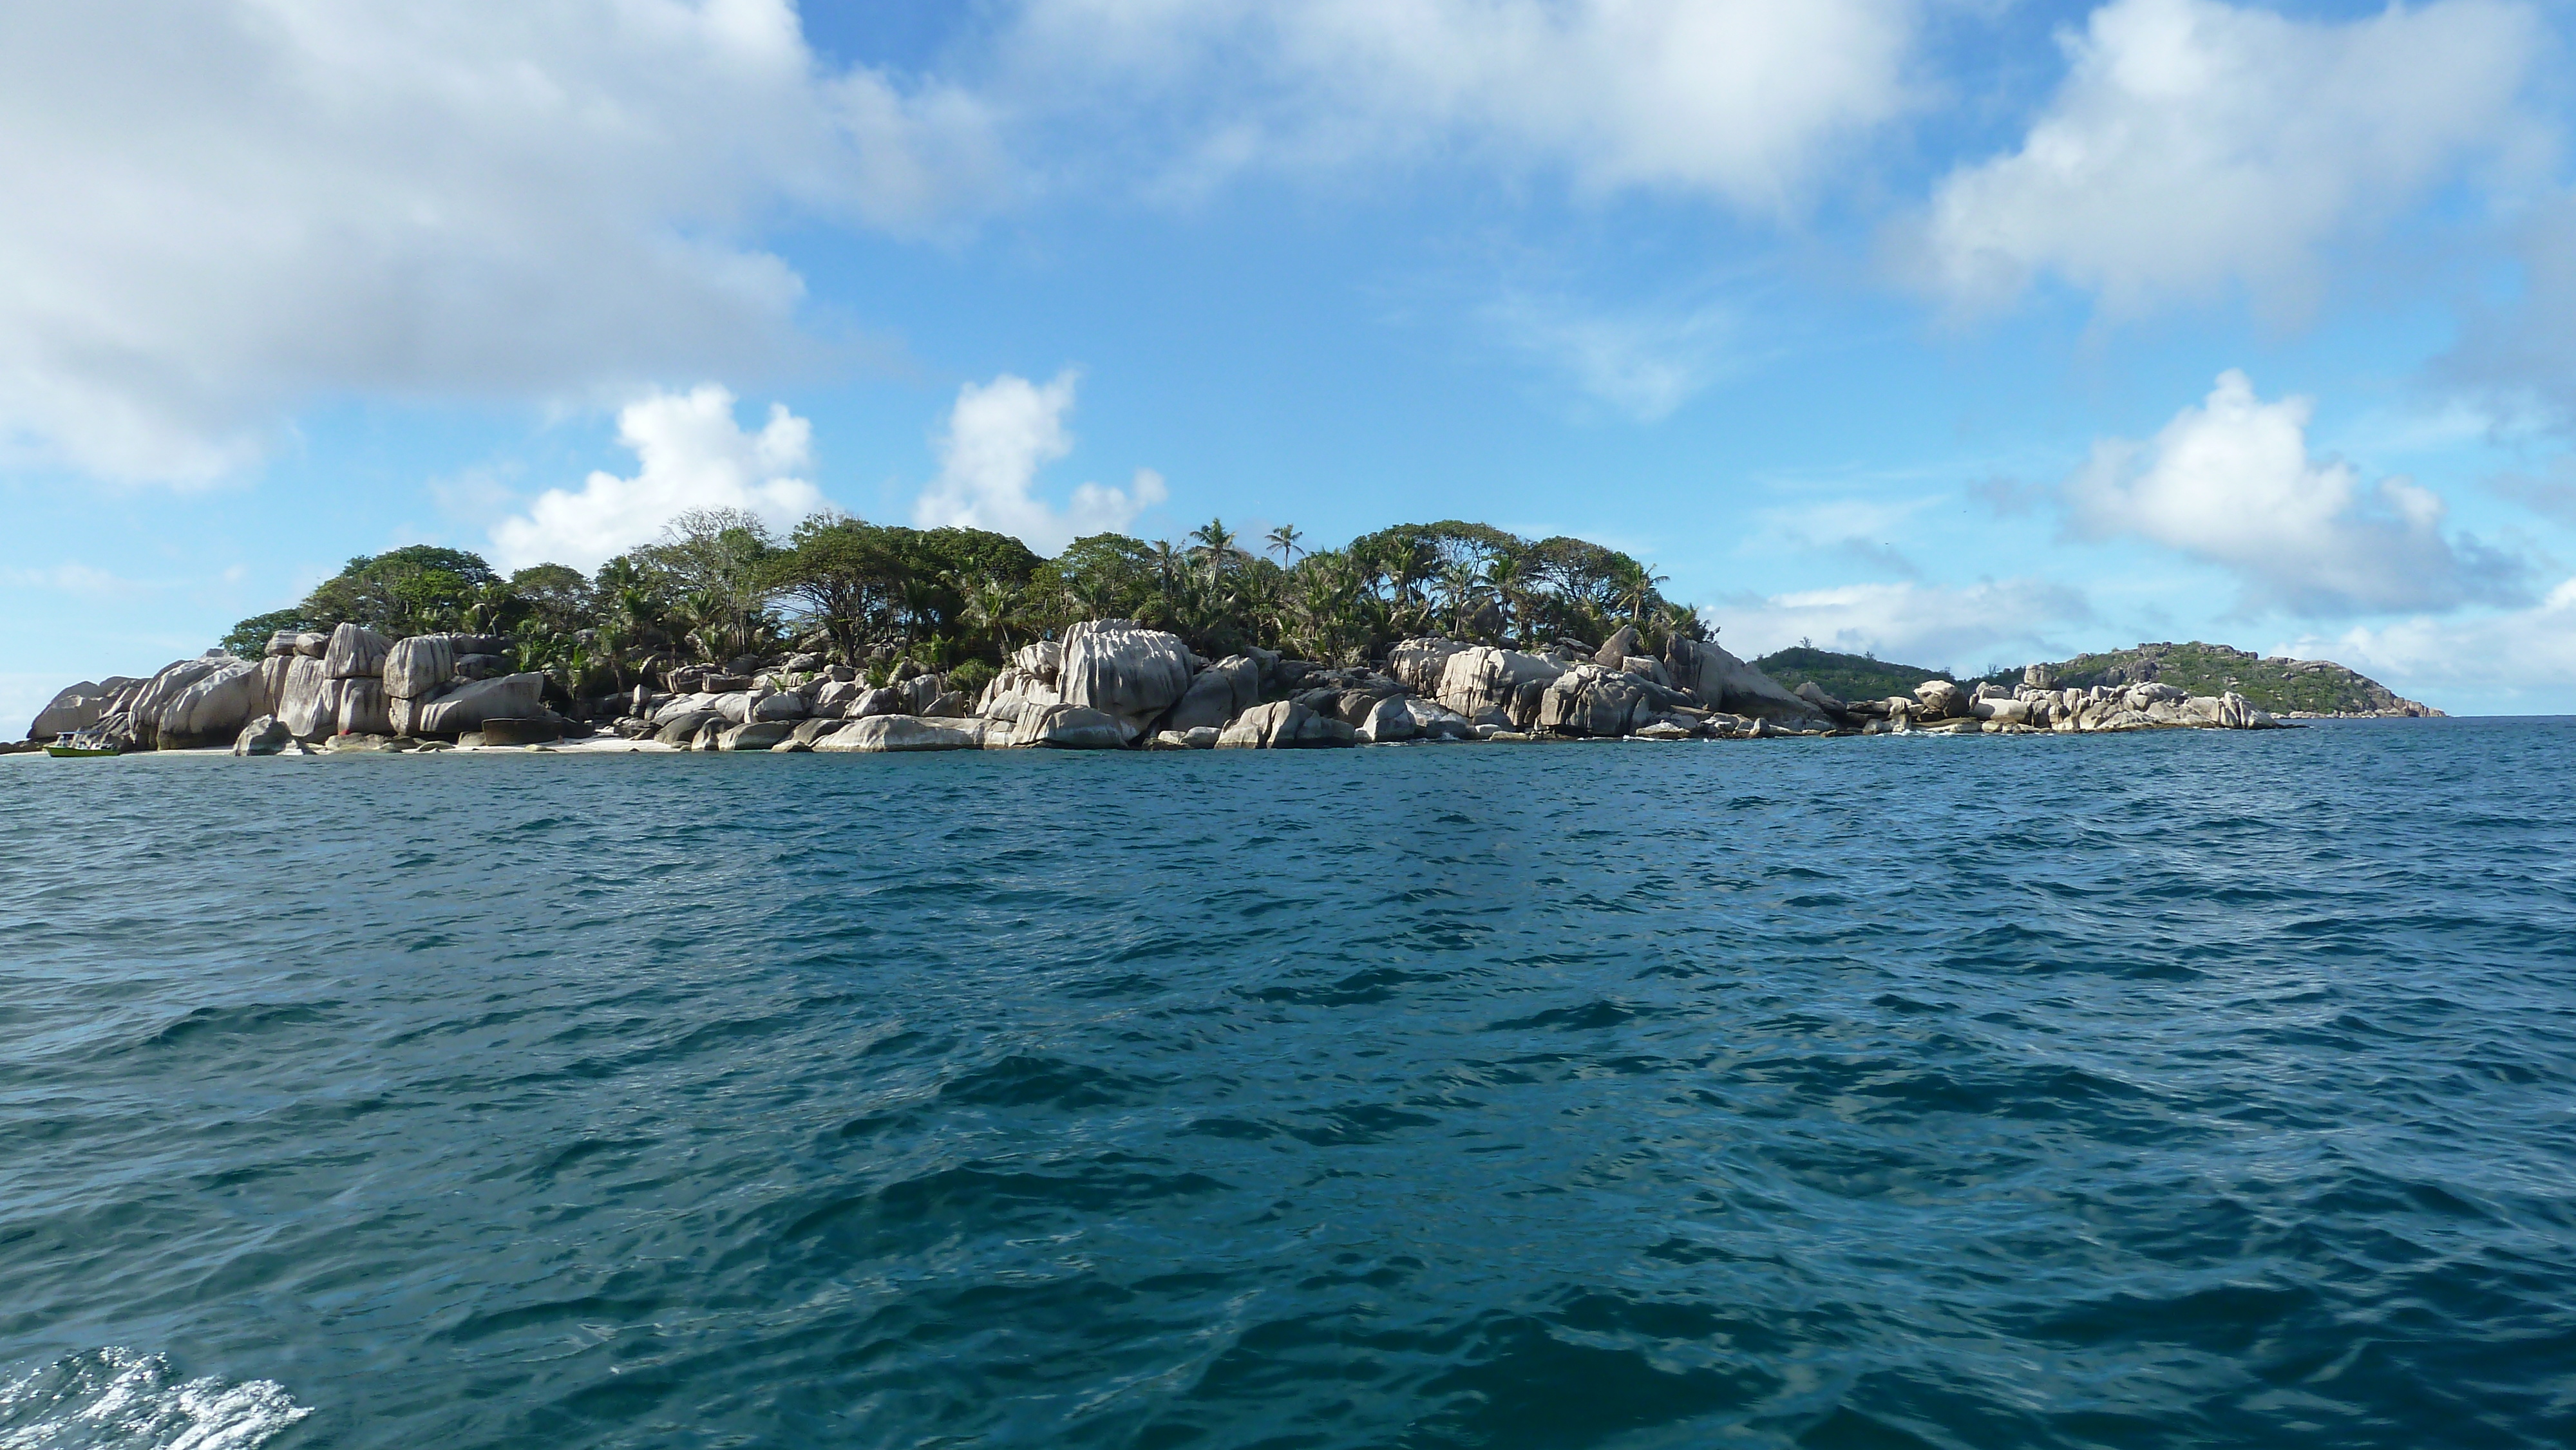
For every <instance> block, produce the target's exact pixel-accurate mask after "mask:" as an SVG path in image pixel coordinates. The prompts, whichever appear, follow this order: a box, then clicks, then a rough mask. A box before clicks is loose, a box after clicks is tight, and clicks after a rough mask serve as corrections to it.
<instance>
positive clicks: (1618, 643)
mask: <svg viewBox="0 0 2576 1450" xmlns="http://www.w3.org/2000/svg"><path fill="white" fill-rule="evenodd" d="M1636 652H1637V626H1635V625H1633V624H1623V625H1621V626H1619V632H1618V633H1617V634H1614V635H1612V636H1610V638H1609V640H1608V641H1607V642H1605V643H1604V644H1603V645H1602V646H1601V648H1599V649H1597V650H1594V651H1593V652H1592V662H1593V663H1594V664H1596V665H1599V666H1600V667H1601V668H1603V669H1605V670H1625V669H1626V668H1627V667H1628V656H1630V655H1632V654H1635V653H1636Z"/></svg>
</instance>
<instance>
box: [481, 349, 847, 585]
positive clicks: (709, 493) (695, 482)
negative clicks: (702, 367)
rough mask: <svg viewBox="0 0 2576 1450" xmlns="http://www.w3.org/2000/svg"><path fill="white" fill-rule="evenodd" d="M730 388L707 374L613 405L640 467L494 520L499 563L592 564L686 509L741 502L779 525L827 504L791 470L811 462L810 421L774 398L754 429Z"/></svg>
mask: <svg viewBox="0 0 2576 1450" xmlns="http://www.w3.org/2000/svg"><path fill="white" fill-rule="evenodd" d="M733 404H734V397H733V394H732V393H730V392H727V391H726V390H724V389H723V388H720V387H717V386H715V385H714V384H708V385H707V386H704V387H701V388H697V389H695V390H693V391H690V392H687V393H664V392H656V393H654V394H652V395H651V396H649V397H645V398H640V399H638V400H636V401H635V402H632V403H629V404H627V405H626V407H625V408H624V409H622V410H621V411H620V412H619V413H618V415H617V441H618V442H619V443H620V444H623V445H624V446H626V447H627V448H630V449H633V450H634V452H635V456H636V458H637V460H638V461H639V462H640V463H641V465H642V466H641V467H640V468H638V469H637V470H636V473H635V476H634V477H633V478H619V477H618V476H617V475H615V474H613V473H606V472H599V473H593V474H592V475H591V476H590V478H589V479H588V480H587V481H586V482H584V483H583V484H582V486H581V488H580V489H579V490H578V491H573V490H567V489H560V488H555V489H548V490H546V492H545V493H543V494H542V495H540V496H539V497H538V498H537V501H536V503H535V505H534V506H533V507H531V508H530V509H529V510H528V511H527V512H526V513H525V514H522V515H520V516H518V517H516V518H510V519H505V520H503V521H502V522H501V523H499V524H498V525H496V526H494V528H493V530H492V555H493V562H494V563H496V564H498V565H499V566H500V567H501V568H503V569H523V568H526V567H527V566H528V565H531V564H541V563H554V564H570V565H572V566H573V567H575V568H577V569H582V570H585V571H587V570H591V569H596V568H598V567H599V566H600V565H601V564H602V563H604V562H606V561H607V560H609V559H612V558H615V557H616V556H617V555H619V554H622V553H624V552H626V551H627V550H628V549H631V548H634V547H635V546H636V545H638V544H642V543H648V542H650V541H651V540H652V539H653V538H654V537H655V536H656V535H658V534H660V533H661V532H662V526H663V525H664V524H667V523H669V522H670V521H671V520H672V519H674V518H676V517H678V516H679V515H680V514H682V513H684V512H686V511H688V510H690V509H723V508H731V509H742V510H745V511H747V512H749V513H752V514H756V515H758V516H759V517H760V519H761V520H762V521H763V522H765V523H767V524H769V525H770V526H771V527H773V528H777V529H781V530H784V529H786V528H788V527H790V526H791V525H793V524H794V523H795V522H796V521H797V520H798V519H801V518H803V517H805V516H806V515H807V514H811V513H814V512H816V511H818V510H820V509H822V508H823V507H824V506H825V502H824V498H823V495H822V494H821V492H819V491H818V490H816V488H815V487H814V485H813V484H811V483H808V482H806V481H805V480H804V479H802V478H798V477H795V476H793V475H795V474H796V473H798V472H799V471H801V470H803V469H806V468H809V467H811V466H812V464H813V441H814V429H813V425H811V424H809V423H807V422H806V421H805V420H804V419H802V418H799V417H797V416H795V415H794V414H792V413H790V412H788V411H787V408H786V406H785V405H784V404H780V403H772V404H771V405H770V407H769V421H768V423H766V424H765V425H763V426H762V428H761V430H760V431H759V432H757V433H746V432H744V431H743V430H742V428H741V426H740V425H739V424H737V423H735V422H734V416H733Z"/></svg>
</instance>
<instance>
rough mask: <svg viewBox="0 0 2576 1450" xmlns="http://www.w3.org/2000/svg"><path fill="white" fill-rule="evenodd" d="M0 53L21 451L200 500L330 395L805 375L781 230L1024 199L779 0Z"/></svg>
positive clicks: (250, 28)
mask: <svg viewBox="0 0 2576 1450" xmlns="http://www.w3.org/2000/svg"><path fill="white" fill-rule="evenodd" d="M7 29H8V34H9V43H8V44H7V45H5V46H0V195H5V196H7V197H8V198H9V210H10V216H9V222H8V225H6V226H5V227H0V277H6V278H8V279H9V282H8V285H6V286H0V442H4V443H6V444H7V445H9V446H10V448H11V449H12V451H14V452H15V453H16V454H17V455H18V456H19V457H20V458H21V459H42V460H48V461H53V462H59V463H66V464H69V465H71V466H72V467H75V468H79V469H82V470H85V471H87V472H89V473H91V474H94V475H97V476H101V477H106V478H113V479H127V480H171V481H178V482H183V483H189V482H195V483H202V482H205V481H208V480H211V479H213V478H216V477H218V476H219V475H221V474H223V473H225V472H226V471H228V470H231V469H235V468H238V467H240V466H241V465H243V464H245V463H247V462H250V461H252V460H254V459H256V458H257V457H259V456H260V455H261V453H262V452H263V451H264V450H265V449H266V448H268V447H269V446H271V445H272V444H273V443H274V442H275V440H276V438H277V437H278V435H279V434H280V433H281V431H282V430H283V429H284V428H285V427H286V426H287V420H288V418H289V417H290V416H291V414H292V413H293V412H294V411H295V410H296V409H298V408H299V407H301V406H304V405H306V404H308V403H310V402H311V401H313V400H315V399H317V398H323V397H333V396H352V395H355V396H372V397H394V398H402V399H413V400H440V399H452V398H500V399H506V400H510V401H522V400H537V399H567V400H573V401H586V400H589V399H592V398H597V397H609V396H616V395H619V394H627V393H631V392H632V391H633V390H634V389H635V388H636V387H639V386H642V385H645V384H648V383H650V382H651V381H652V380H653V379H655V378H657V377H666V376H669V375H671V374H673V373H678V374H680V375H683V376H706V375H708V374H710V373H717V372H722V373H725V374H727V375H731V376H746V375H758V374H760V373H763V372H768V371H774V370H776V369H777V368H778V367H779V366H780V364H781V363H782V362H783V361H785V360H787V359H790V358H794V357H796V356H798V355H800V354H801V353H803V352H805V351H806V350H808V344H806V343H804V342H803V341H802V340H801V339H800V337H799V335H798V333H797V331H796V328H795V326H794V314H795V310H796V307H797V305H798V302H799V299H800V298H801V296H802V294H803V283H802V281H801V280H800V279H799V277H798V276H797V274H796V273H795V272H794V270H793V269H791V268H790V267H789V266H788V265H787V264H786V263H785V262H784V261H782V260H780V259H779V258H778V257H776V256H774V255H772V254H771V253H769V252H767V251H765V250H763V249H762V248H761V247H759V246H758V245H756V244H755V243H754V242H752V241H750V240H748V239H749V238H750V237H751V236H752V235H754V234H755V233H756V231H757V230H758V229H759V228H760V226H762V225H763V224H765V223H767V222H769V221H771V220H773V219H774V215H775V214H776V213H778V212H780V211H781V210H787V211H794V212H800V213H805V214H810V215H814V216H818V217H822V218H826V219H830V220H834V221H837V222H841V223H844V224H847V225H852V226H857V227H863V228H875V229H880V230H885V231H890V232H895V233H899V234H902V233H915V232H920V231H923V230H926V229H933V228H936V227H938V226H939V225H941V224H942V223H943V221H944V220H945V219H947V218H950V217H953V216H955V215H958V214H960V213H971V212H972V211H973V210H974V209H976V208H978V207H980V206H983V205H986V204H988V203H989V202H990V201H991V200H992V199H993V198H994V197H995V196H996V195H998V193H999V191H1000V189H1001V188H1002V187H1003V186H1004V185H1005V182H1004V180H1003V176H1002V168H1001V163H1000V161H999V159H998V158H999V152H998V149H997V147H998V143H997V142H996V141H995V139H994V137H993V133H992V118H991V116H990V113H989V110H988V108H987V106H986V105H985V103H983V102H982V101H979V100H977V99H976V98H974V97H972V96H970V95H968V94H966V93H964V92H962V91H959V90H956V89H954V88H949V87H942V86H936V85H930V86H906V85H903V84H899V83H898V82H897V81H896V80H895V79H894V78H892V77H890V76H888V75H885V74H883V73H880V72H877V71H873V70H868V69H865V68H859V69H853V70H849V71H845V72H839V73H832V72H828V71H826V70H824V69H822V68H820V67H819V66H818V64H817V62H816V60H815V58H814V56H813V54H812V53H811V51H809V49H808V48H807V47H806V44H805V42H804V39H803V37H802V35H801V33H800V31H799V27H798V22H797V17H796V13H795V11H794V9H793V8H792V7H791V5H790V4H789V3H788V0H706V3H697V4H692V3H683V0H452V3H441V4H436V5H418V4H408V3H400V0H329V3H313V0H134V3H123V4H115V5H37V6H25V7H17V8H15V9H13V11H12V12H11V15H10V19H9V21H8V26H7Z"/></svg>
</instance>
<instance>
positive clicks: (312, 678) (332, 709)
mask: <svg viewBox="0 0 2576 1450" xmlns="http://www.w3.org/2000/svg"><path fill="white" fill-rule="evenodd" d="M337 684H338V682H337V681H335V680H333V679H332V678H331V667H330V666H329V665H328V664H326V663H325V662H324V661H323V660H322V658H321V657H320V656H318V655H308V654H304V653H302V652H301V651H299V652H297V654H296V656H295V658H294V659H292V660H290V661H288V662H287V667H286V686H285V688H284V689H282V690H281V691H279V692H278V696H277V704H276V712H277V718H278V719H280V720H282V721H284V722H286V728H287V729H288V730H289V731H290V732H292V733H293V734H294V736H295V738H296V739H298V740H319V739H321V738H322V737H323V736H325V735H329V734H331V733H332V732H333V731H335V730H337V729H339V726H340V692H339V690H338V689H336V688H335V686H336V685H337Z"/></svg>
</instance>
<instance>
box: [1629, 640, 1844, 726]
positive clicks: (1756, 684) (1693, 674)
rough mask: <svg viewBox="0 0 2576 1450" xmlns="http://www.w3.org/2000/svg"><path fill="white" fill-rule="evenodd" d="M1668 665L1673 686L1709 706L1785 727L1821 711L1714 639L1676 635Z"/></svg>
mask: <svg viewBox="0 0 2576 1450" xmlns="http://www.w3.org/2000/svg"><path fill="white" fill-rule="evenodd" d="M1664 668H1665V670H1666V671H1667V672H1668V673H1669V674H1670V676H1671V679H1672V684H1673V686H1674V687H1675V688H1677V689H1680V690H1684V691H1686V692H1688V693H1689V694H1690V695H1691V696H1693V697H1694V698H1696V699H1697V700H1698V701H1699V703H1701V704H1703V705H1706V706H1708V707H1709V708H1711V709H1715V710H1724V711H1726V712H1728V713H1730V714H1735V715H1748V716H1751V717H1753V718H1754V719H1757V720H1769V721H1772V722H1774V723H1776V724H1786V725H1805V724H1807V723H1809V722H1811V721H1814V720H1816V719H1818V718H1819V717H1820V715H1821V713H1822V712H1820V711H1818V710H1817V709H1816V707H1815V706H1813V705H1810V704H1808V703H1807V702H1806V701H1804V700H1801V699H1799V698H1798V697H1797V696H1796V695H1793V694H1791V693H1790V692H1789V691H1787V690H1785V689H1783V688H1781V685H1780V682H1779V681H1778V680H1775V679H1773V678H1771V677H1770V676H1769V675H1766V674H1764V673H1762V671H1760V670H1759V669H1756V668H1754V667H1753V666H1752V665H1749V664H1746V663H1745V662H1744V661H1742V660H1740V659H1737V658H1736V657H1735V656H1733V655H1731V654H1729V653H1727V652H1726V651H1725V650H1724V649H1723V648H1721V647H1720V646H1719V645H1718V644H1717V642H1716V641H1714V640H1695V639H1684V638H1682V637H1681V636H1680V635H1675V636H1673V637H1672V639H1670V640H1668V641H1666V643H1665V645H1664Z"/></svg>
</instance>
